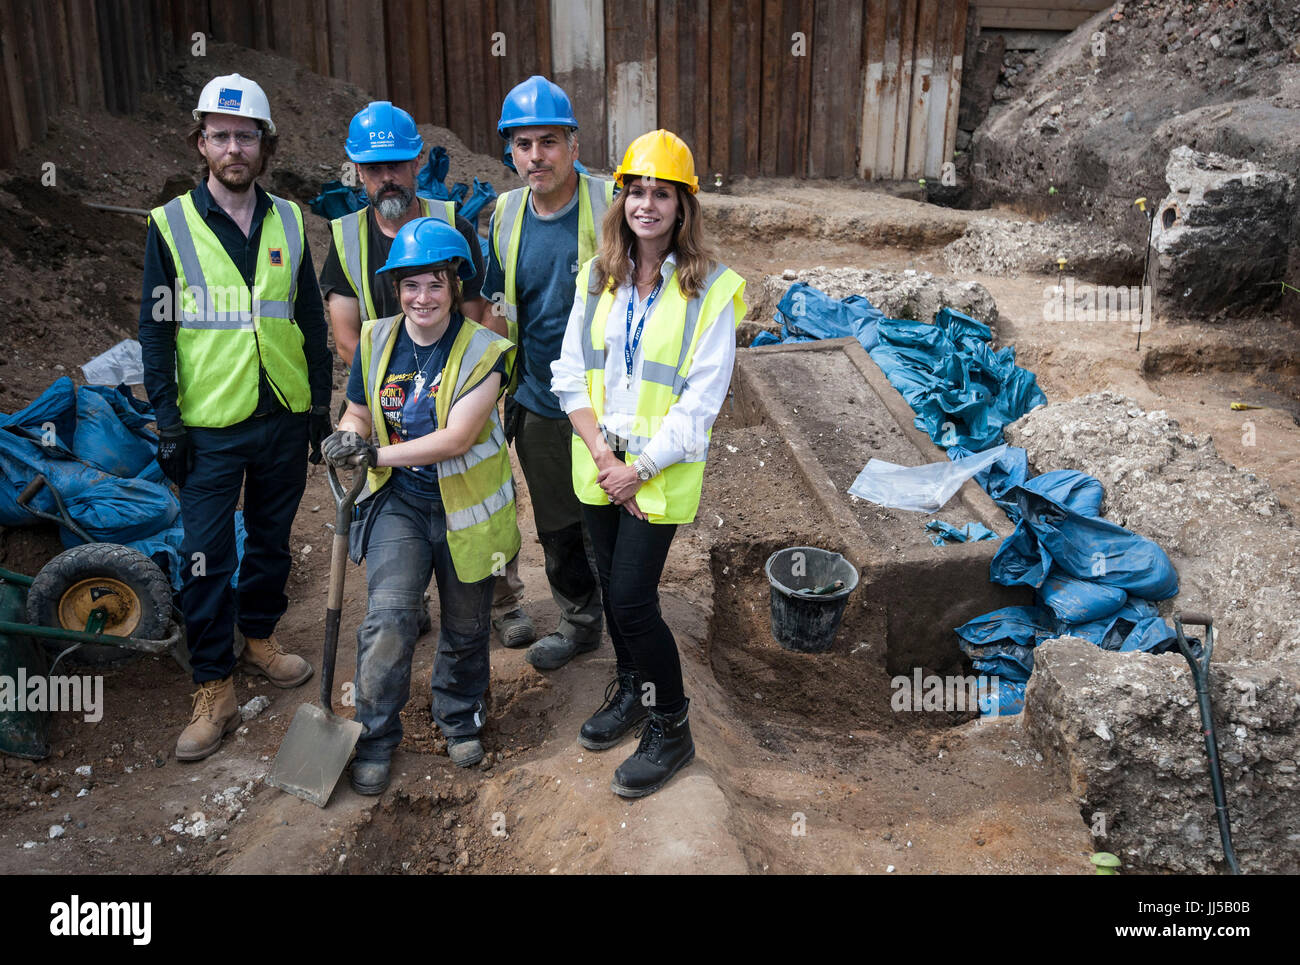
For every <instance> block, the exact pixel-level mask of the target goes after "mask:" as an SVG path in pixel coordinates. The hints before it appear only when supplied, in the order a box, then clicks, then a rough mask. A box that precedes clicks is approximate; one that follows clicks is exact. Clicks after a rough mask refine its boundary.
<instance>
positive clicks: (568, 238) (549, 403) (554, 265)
mask: <svg viewBox="0 0 1300 965" xmlns="http://www.w3.org/2000/svg"><path fill="white" fill-rule="evenodd" d="M578 190H579V191H580V190H582V189H581V186H579V189H578ZM494 230H495V226H494ZM581 267H582V266H581V265H579V264H578V192H577V191H575V192H574V194H573V198H572V199H571V200H570V201H569V203H568V204H567V205H565V206H564V207H563V208H561V209H560V210H559V211H557V212H555V214H552V215H539V214H538V213H537V212H535V211H534V210H533V205H532V198H531V197H530V198H529V202H528V204H527V206H526V207H525V209H524V222H523V227H522V229H521V234H520V239H519V264H518V265H517V266H516V271H515V297H516V298H517V299H518V307H519V333H520V334H519V340H520V345H521V348H522V351H521V352H520V358H519V361H518V363H517V364H519V366H520V375H519V388H518V389H517V390H516V391H515V399H516V400H517V401H518V402H519V404H520V405H522V406H523V407H524V408H526V409H528V411H530V412H534V413H536V414H537V415H540V416H545V417H546V418H548V419H563V418H565V415H564V410H563V409H562V408H560V400H559V399H557V398H556V397H555V393H554V392H552V391H551V363H552V362H554V361H555V360H556V359H558V358H559V357H560V349H561V348H563V346H564V329H565V326H566V325H567V324H568V321H569V310H570V309H571V308H572V307H573V288H574V279H575V278H576V277H577V274H578V269H579V268H581ZM504 290H505V272H504V271H503V270H502V268H501V263H500V261H498V259H497V253H496V250H495V249H493V250H492V251H491V253H490V257H489V259H488V269H487V279H486V280H485V281H484V283H483V296H484V297H485V298H488V299H489V300H492V301H495V300H497V299H498V298H499V296H498V295H497V294H496V293H498V292H503V291H504Z"/></svg>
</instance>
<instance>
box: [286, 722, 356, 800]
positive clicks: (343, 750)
mask: <svg viewBox="0 0 1300 965" xmlns="http://www.w3.org/2000/svg"><path fill="white" fill-rule="evenodd" d="M361 730H362V727H361V724H359V723H358V722H357V721H355V720H346V719H344V718H342V717H339V716H338V715H336V714H331V713H329V712H328V711H325V710H322V709H321V708H319V707H317V706H315V705H314V704H303V705H302V706H301V707H299V708H298V710H297V712H296V713H295V714H294V715H293V722H292V723H291V724H290V725H289V732H288V733H287V734H285V735H284V742H283V743H282V744H281V745H280V750H279V752H278V753H277V754H276V755H275V763H274V764H272V765H271V775H270V777H268V778H267V783H268V784H272V785H274V786H275V787H278V788H280V789H281V790H282V791H288V792H289V793H290V794H292V795H294V796H295V797H300V798H302V799H303V800H304V801H310V802H311V803H312V804H314V805H316V806H317V807H319V808H323V807H324V806H325V805H326V803H327V802H328V801H329V799H330V795H331V794H332V793H334V785H335V784H337V783H338V781H339V777H340V776H341V775H342V774H343V768H345V767H347V766H348V761H349V760H350V759H351V758H352V752H353V750H355V749H356V746H357V741H358V740H360V739H361Z"/></svg>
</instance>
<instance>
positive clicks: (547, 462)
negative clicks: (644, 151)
mask: <svg viewBox="0 0 1300 965" xmlns="http://www.w3.org/2000/svg"><path fill="white" fill-rule="evenodd" d="M577 130H578V121H577V119H576V118H575V117H574V115H573V106H572V105H571V104H570V102H569V98H568V96H567V95H566V94H565V93H564V91H563V90H561V89H560V88H559V87H557V86H556V85H555V84H553V83H551V82H550V81H549V80H547V79H546V78H545V77H537V76H534V77H529V78H528V79H527V80H525V81H524V82H523V83H521V84H519V85H518V86H516V87H515V88H514V89H513V90H511V91H510V93H509V94H507V95H506V98H505V102H504V103H503V105H502V108H501V118H500V120H499V121H498V123H497V131H498V133H499V134H500V135H501V136H502V137H503V138H505V139H506V142H507V145H508V146H509V149H510V153H511V156H512V159H513V161H514V167H515V169H516V171H517V173H518V174H519V176H520V177H521V178H522V179H523V180H524V182H525V184H524V186H523V187H521V188H516V189H515V190H513V191H507V192H506V193H505V194H503V195H501V197H499V198H498V199H497V204H496V209H495V211H494V212H493V215H492V224H491V227H490V230H489V240H490V245H491V247H490V250H489V258H488V272H487V282H486V284H485V285H484V288H483V293H484V295H486V296H487V297H488V298H490V299H491V300H492V302H493V306H492V311H491V312H490V313H489V315H488V316H486V318H485V320H484V324H486V325H488V326H489V327H491V328H492V329H493V330H494V331H496V332H498V333H500V334H502V335H505V336H507V337H508V338H509V339H510V341H511V343H512V345H514V346H515V348H516V351H515V353H514V354H512V356H511V365H512V368H511V373H510V374H511V378H510V382H509V389H510V391H511V393H512V394H511V398H510V399H508V400H507V402H506V409H507V414H506V422H507V428H508V430H509V433H508V435H509V436H510V437H511V438H513V439H514V442H515V451H516V453H517V454H518V456H519V464H520V466H521V467H522V468H523V471H524V478H525V479H526V480H527V481H528V491H529V494H530V496H531V497H532V503H533V519H534V521H535V522H536V524H537V537H538V540H539V541H540V542H541V544H542V551H543V553H544V554H545V558H546V577H547V581H548V582H549V583H550V586H551V596H552V598H553V599H554V600H555V603H556V605H557V606H558V607H559V609H560V623H559V627H558V628H557V629H556V630H555V632H554V633H551V634H548V635H547V636H545V637H543V638H542V639H540V640H538V641H537V642H536V643H534V644H533V645H532V646H531V647H529V649H528V654H527V659H528V661H529V663H531V664H532V665H533V666H535V667H537V668H538V669H542V670H552V669H555V668H557V667H561V666H563V665H564V664H565V663H567V662H568V661H569V660H570V659H571V658H572V657H573V656H574V654H576V653H581V652H584V651H587V650H594V649H595V648H596V647H598V646H599V645H600V634H601V622H602V621H601V606H600V587H599V584H598V583H597V581H596V577H595V574H594V573H593V571H592V564H591V561H590V560H589V558H588V551H587V548H586V543H587V542H588V540H587V537H586V534H585V531H584V527H583V522H582V510H581V507H580V506H579V504H578V500H577V499H576V498H575V496H574V494H573V487H572V485H571V484H570V477H571V466H570V460H569V437H570V435H571V434H572V429H571V428H570V426H569V420H568V419H567V418H566V417H565V414H564V410H563V409H562V408H561V407H560V403H559V400H558V399H557V398H556V397H555V394H554V393H553V392H551V388H550V380H551V376H550V371H551V363H552V362H554V361H555V360H556V359H557V358H559V355H560V347H561V345H562V344H563V341H564V327H565V324H566V322H567V320H568V317H569V308H570V306H571V305H572V304H573V293H574V287H573V282H574V277H575V276H576V275H577V272H578V268H579V266H580V265H581V264H582V263H583V262H584V261H586V260H587V259H588V258H590V257H592V255H594V254H595V253H596V245H597V229H596V226H597V225H598V224H599V223H600V220H601V218H602V217H603V216H604V213H605V210H606V209H607V207H608V206H609V203H610V200H611V198H612V196H613V191H614V186H613V183H612V182H610V181H607V180H604V179H601V178H593V177H591V176H589V175H586V174H580V173H579V172H578V171H577V170H576V168H575V164H576V162H577V158H578V135H577ZM502 642H504V643H506V645H507V646H510V645H512V644H511V643H510V642H509V641H508V640H506V639H505V638H504V636H503V641H502Z"/></svg>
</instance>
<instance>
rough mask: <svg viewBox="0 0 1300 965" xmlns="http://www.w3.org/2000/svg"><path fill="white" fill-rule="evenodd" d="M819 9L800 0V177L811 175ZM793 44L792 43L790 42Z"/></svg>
mask: <svg viewBox="0 0 1300 965" xmlns="http://www.w3.org/2000/svg"><path fill="white" fill-rule="evenodd" d="M816 15H817V12H816V6H815V4H814V2H813V0H799V4H798V31H797V32H798V33H799V35H800V37H801V38H802V39H803V41H804V46H805V52H804V55H803V56H802V57H797V58H795V98H794V103H795V107H794V146H793V157H794V171H793V173H794V174H795V175H797V176H798V177H801V178H806V177H807V176H808V150H809V148H808V145H809V141H810V133H809V132H810V131H811V129H812V71H813V57H812V46H813V40H814V34H815V33H816V30H815V27H816ZM793 42H794V41H793V40H792V41H791V43H793Z"/></svg>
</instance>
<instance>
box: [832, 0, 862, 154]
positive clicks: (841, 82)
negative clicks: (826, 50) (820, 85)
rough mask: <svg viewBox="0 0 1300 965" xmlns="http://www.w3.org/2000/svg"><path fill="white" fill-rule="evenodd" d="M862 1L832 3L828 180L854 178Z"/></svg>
mask: <svg viewBox="0 0 1300 965" xmlns="http://www.w3.org/2000/svg"><path fill="white" fill-rule="evenodd" d="M862 6H863V5H862V0H834V3H833V5H832V17H833V23H834V24H835V25H836V29H835V34H834V41H833V48H834V62H835V64H836V65H837V67H836V70H835V73H834V75H833V78H834V83H833V85H832V87H831V105H830V120H831V126H830V135H831V138H830V143H829V145H828V147H827V165H828V167H829V169H830V175H831V177H836V178H844V177H857V174H858V141H859V132H858V126H857V122H858V119H859V118H860V117H862V83H861V77H862V19H863V10H862Z"/></svg>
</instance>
